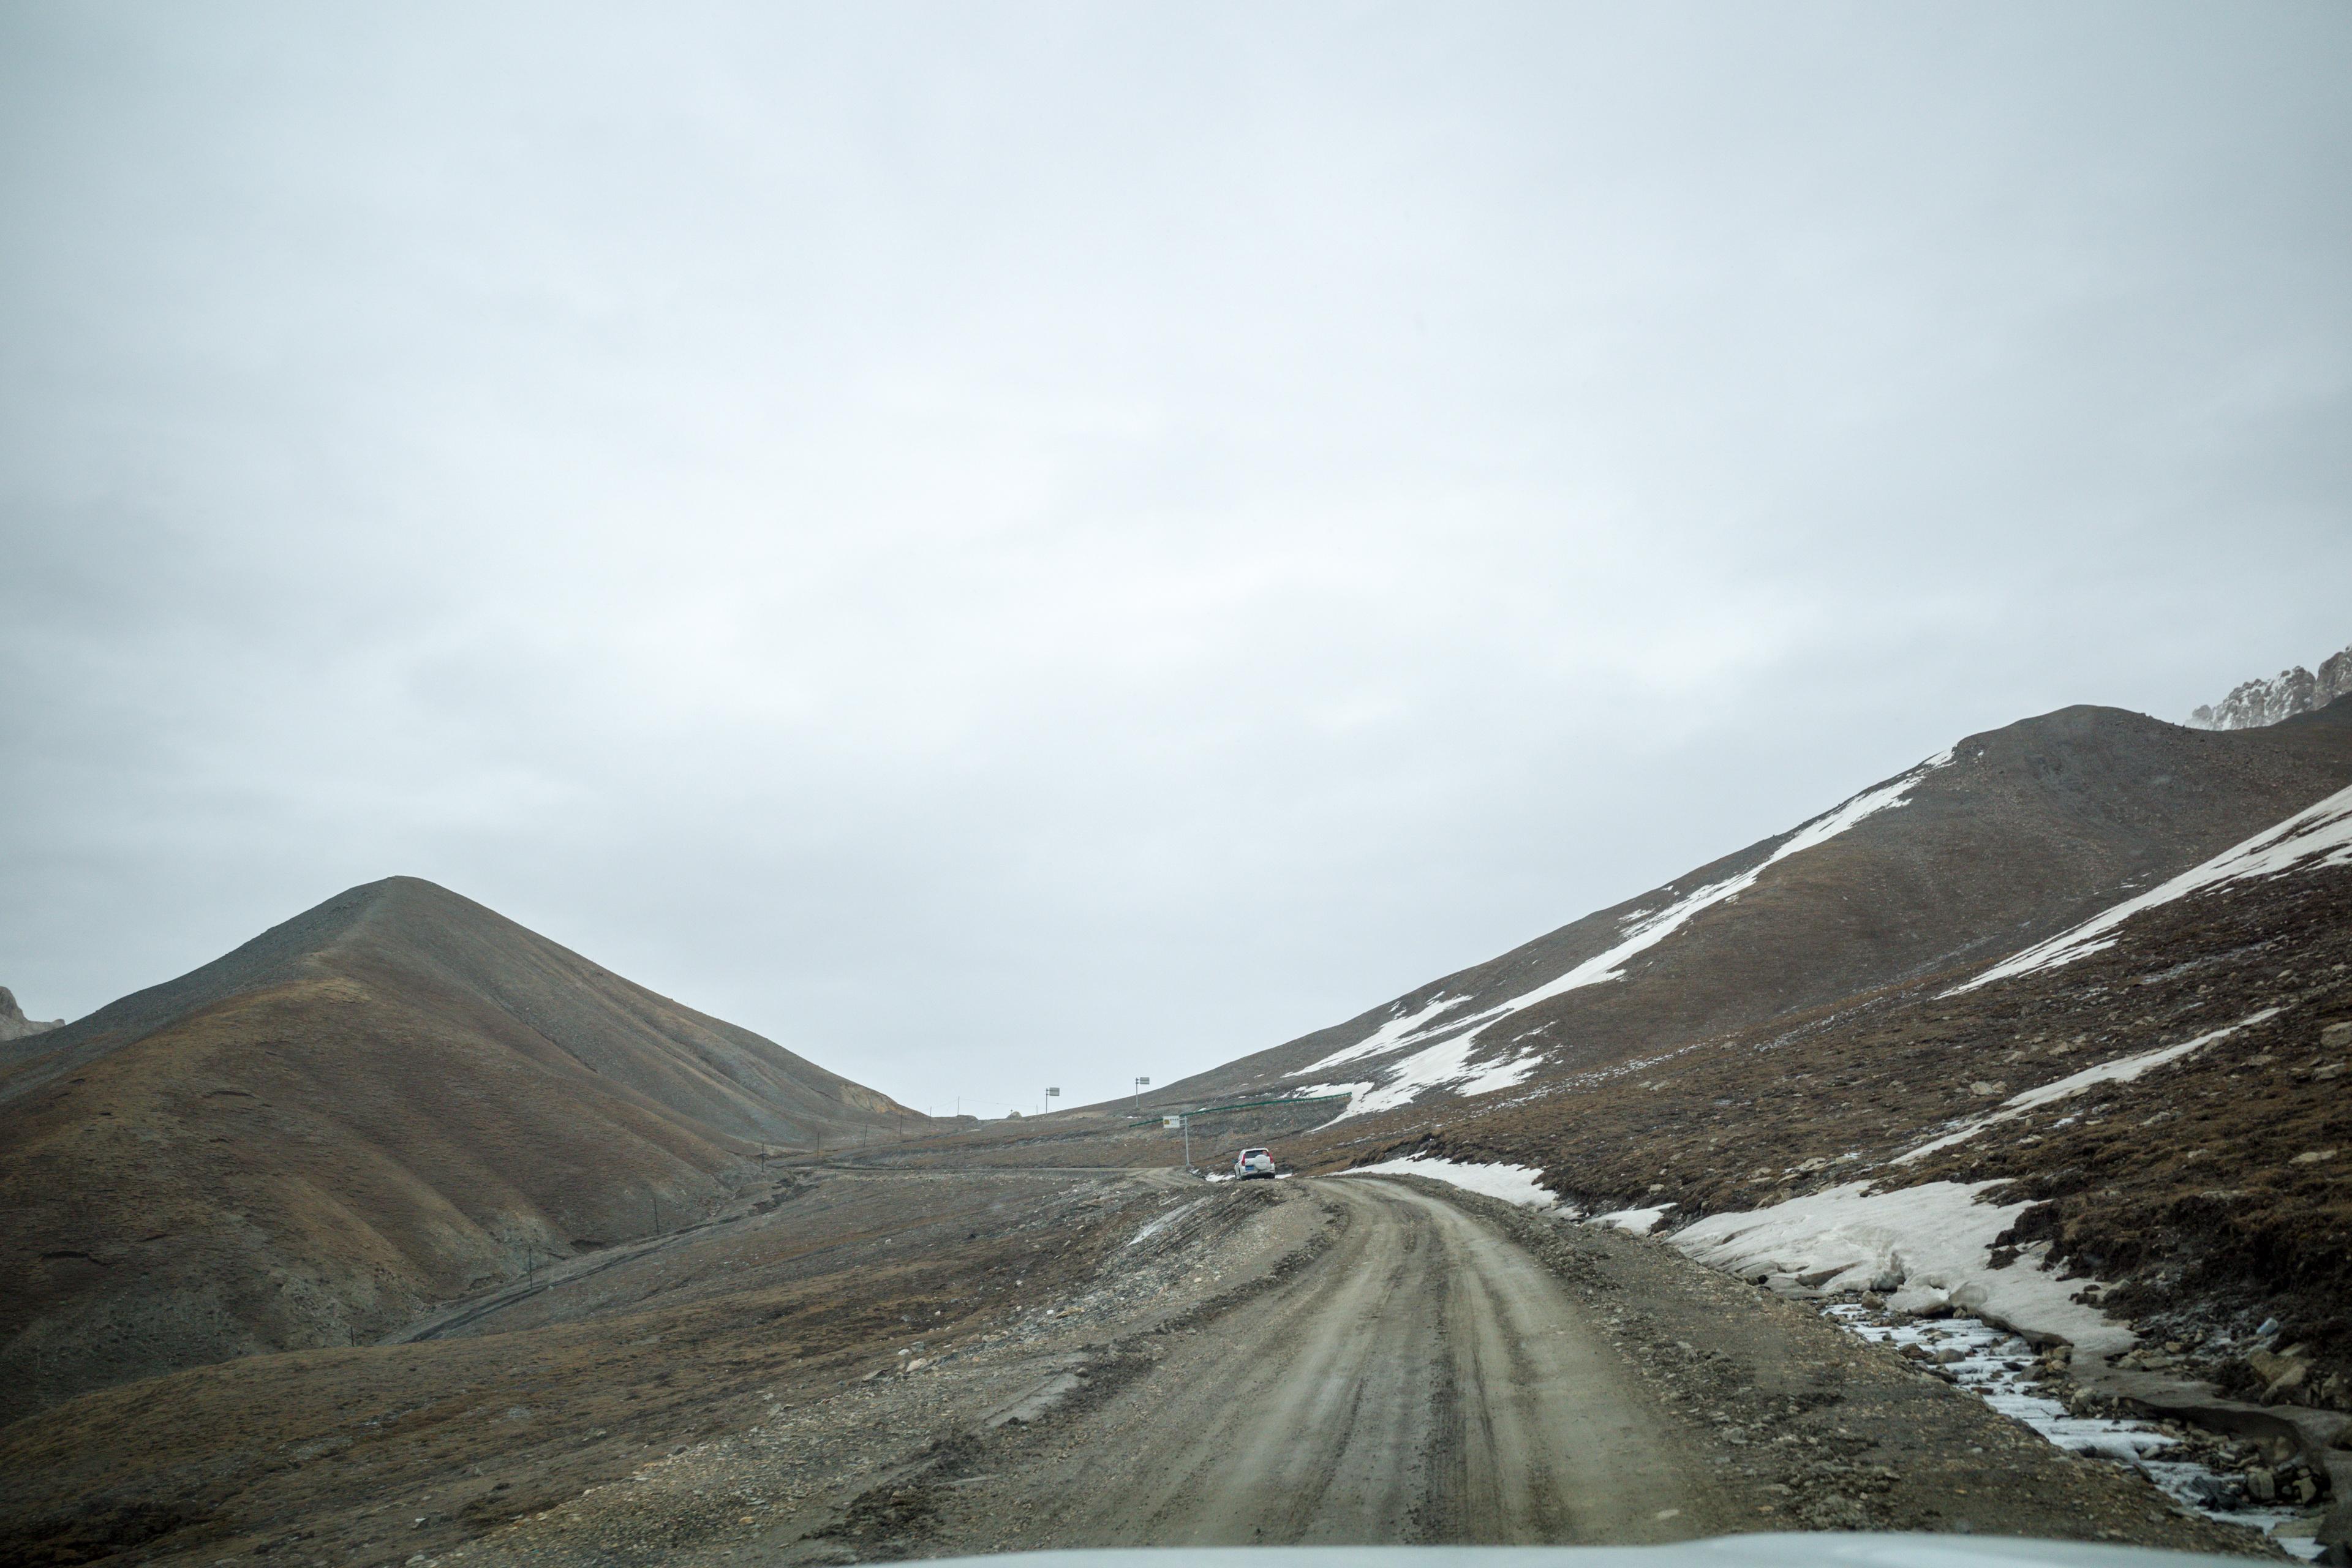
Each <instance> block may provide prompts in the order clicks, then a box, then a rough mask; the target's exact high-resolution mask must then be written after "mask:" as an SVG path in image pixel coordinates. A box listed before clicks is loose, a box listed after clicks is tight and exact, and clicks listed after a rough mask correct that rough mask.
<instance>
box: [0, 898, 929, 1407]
mask: <svg viewBox="0 0 2352 1568" xmlns="http://www.w3.org/2000/svg"><path fill="white" fill-rule="evenodd" d="M922 1120H923V1119H922V1118H920V1117H919V1116H916V1115H915V1114H914V1113H913V1112H910V1111H908V1110H906V1109H905V1108H903V1107H901V1106H898V1105H897V1104H895V1103H893V1102H892V1101H891V1100H888V1099H887V1098H886V1097H884V1096H882V1095H880V1094H877V1093H876V1092H875V1091H873V1090H871V1089H866V1088H864V1087H862V1086H860V1085H858V1084H856V1083H852V1082H850V1081H849V1080H847V1079H843V1078H841V1077H839V1076H837V1075H836V1074H834V1073H831V1072H827V1071H826V1070H824V1068H819V1067H817V1066H815V1065H814V1064H813V1063H810V1062H807V1061H804V1060H803V1059H802V1058H799V1057H796V1056H793V1054H792V1053H790V1052H788V1051H785V1050H783V1049H782V1047H778V1046H776V1045H774V1044H772V1042H770V1041H767V1040H764V1039H761V1037H758V1036H756V1035H753V1034H751V1032H749V1031H748V1030H744V1029H740V1028H737V1027H736V1026H733V1025H730V1024H727V1023H724V1022H722V1021H720V1020H719V1019H716V1018H711V1017H709V1016H705V1015H703V1014H700V1013H698V1012H695V1011H694V1010H693V1009H691V1008H689V1007H686V1006H683V1005H679V1004H678V1003H676V1002H673V1001H671V1000H669V999H668V998H667V997H663V996H659V995H656V994H654V993H652V992H650V991H646V990H645V989H644V988H643V987H641V986H637V985H635V984H631V983H630V982H628V981H626V980H625V979H623V978H621V977H620V976H618V975H615V974H613V973H608V972H607V971H605V970H604V969H603V968H601V967H600V966H598V965H596V964H595V963H592V962H590V961H589V960H587V959H585V958H583V957H581V956H580V955H579V954H577V953H574V952H570V951H568V950H566V949H564V948H562V947H560V946H558V945H557V944H556V943H554V942H550V941H548V940H547V939H546V938H544V937H541V936H539V935H537V934H536V933H534V932H532V931H527V930H525V929H523V928H522V927H520V926H519V925H516V924H515V923H514V922H512V921H508V920H506V919H504V918H502V917H501V916H499V915H498V914H496V913H494V912H492V911H491V910H487V909H484V908H483V907H482V906H480V905H478V904H476V903H473V902H471V901H470V900H466V899H463V898H460V897H458V896H457V895H456V894H454V893H451V892H449V891H447V890H446V889H442V888H438V887H436V886H434V885H433V884H431V883H429V882H423V881H418V880H415V879H410V878H394V879H390V880H387V881H383V882H376V883H372V884H370V885H368V886H366V887H362V888H355V889H352V890H350V891H349V892H346V893H343V894H341V895H339V896H338V897H336V898H333V899H331V900H328V901H327V902H325V903H323V904H320V906H318V907H317V908H316V909H313V910H309V911H307V912H305V913H304V914H301V915H299V916H297V917H296V918H295V919H293V920H291V921H287V922H286V923H285V924H283V925H280V926H278V927H276V928H275V929H273V930H271V931H268V932H265V933H264V934H263V935H261V936H259V937H257V938H255V939H254V940H253V941H252V942H247V944H246V945H244V946H243V947H240V948H238V949H237V950H236V952H231V953H229V954H227V955H226V956H224V957H222V958H220V959H218V960H215V962H214V963H209V964H206V965H205V966H204V967H203V968H201V969H198V970H196V971H194V972H193V973H189V974H186V975H183V976H182V977H180V978H179V979H177V980H174V981H172V982H170V983H168V984H163V985H159V986H156V987H154V988H152V989H151V990H147V991H142V992H140V993H138V994H134V995H131V996H127V997H124V998H123V999H121V1001H119V1002H115V1003H112V1004H110V1005H108V1006H106V1007H103V1008H100V1010H99V1011H98V1012H96V1013H94V1014H92V1015H90V1016H89V1017H87V1018H82V1019H79V1020H77V1021H76V1022H74V1023H71V1024H68V1025H67V1026H63V1027H61V1028H58V1029H54V1030H50V1031H48V1032H47V1033H44V1034H41V1035H38V1036H35V1037H30V1038H26V1039H21V1040H17V1041H15V1042H12V1043H11V1044H9V1045H8V1046H6V1047H0V1193H5V1194H7V1197H8V1201H7V1203H6V1204H5V1205H0V1238H5V1247H6V1252H7V1255H8V1256H9V1257H10V1258H16V1259H22V1260H24V1261H23V1264H22V1268H23V1269H24V1272H23V1273H22V1274H20V1275H19V1276H18V1277H17V1279H16V1282H15V1283H14V1285H13V1286H12V1288H11V1289H9V1290H8V1291H6V1292H5V1294H0V1345H4V1346H5V1349H0V1373H5V1384H0V1386H5V1389H6V1393H5V1394H0V1412H5V1413H6V1414H19V1413H22V1412H23V1411H24V1410H26V1409H29V1408H33V1407H37V1405H41V1404H44V1403H47V1402H49V1401H53V1400H55V1399H58V1398H60V1397H65V1396H68V1395H69V1394H74V1393H77V1392H79V1391H81V1390H83V1389H87V1388H91V1387H97V1386H101V1385H104V1384H110V1383H115V1382H120V1381H122V1380H124V1379H127V1378H131V1377H139V1376H146V1375H152V1374H153V1373H161V1372H165V1371H169V1370H172V1369H173V1368H177V1367H184V1366H190V1365H194V1364H199V1363H206V1362H214V1361H219V1360H222V1359H224V1358H226V1357H230V1356H236V1355H242V1354H249V1353H253V1352H260V1351H270V1350H284V1349H289V1348H299V1347H303V1346H313V1345H330V1344H345V1343H351V1342H357V1341H359V1340H362V1339H365V1338H368V1337H371V1336H372V1335H373V1334H375V1333H377V1332H379V1331H383V1330H384V1329H386V1328H389V1327H391V1326H392V1325H394V1324H396V1323H399V1322H402V1321H406V1320H407V1319H409V1318H411V1317H413V1316H414V1315H415V1313H416V1312H417V1311H418V1310H421V1309H422V1308H423V1307H425V1305H427V1304H428V1303H429V1302H431V1301H433V1300H439V1299H443V1298H446V1297H448V1296H451V1295H455V1294H457V1293H459V1292H461V1291H465V1290H467V1289H475V1288H478V1287H480V1286H482V1285H485V1284H488V1283H490V1282H492V1281H495V1280H499V1279H506V1278H510V1277H514V1276H519V1275H521V1274H523V1273H525V1272H526V1271H528V1270H530V1269H532V1268H537V1267H540V1266H541V1265H543V1264H544V1263H545V1262H547V1261H548V1260H550V1259H551V1258H568V1257H571V1256H572V1255H574V1254H575V1253H577V1252H581V1251H587V1250H593V1249H595V1248H598V1247H604V1246H606V1245H609V1244H610V1243H612V1242H614V1240H616V1239H620V1238H624V1237H639V1236H644V1235H646V1234H647V1233H648V1232H651V1231H656V1230H661V1229H665V1228H670V1227H674V1226H677V1224H679V1223H682V1222H683V1221H684V1220H686V1219H687V1218H688V1217H690V1216H691V1215H693V1214H695V1213H698V1211H699V1209H700V1208H701V1207H702V1206H703V1205H707V1204H709V1202H711V1201H713V1200H715V1199H716V1198H718V1197H719V1195H721V1194H723V1193H724V1192H725V1191H726V1190H728V1188H729V1185H730V1182H732V1181H734V1180H736V1179H738V1178H739V1177H740V1174H741V1173H743V1172H744V1171H746V1170H747V1169H748V1168H749V1163H750V1162H751V1161H753V1160H755V1159H756V1158H757V1156H759V1155H760V1154H761V1152H763V1151H767V1150H772V1149H776V1148H781V1147H803V1148H805V1147H808V1146H811V1145H814V1144H816V1143H818V1142H822V1141H824V1140H828V1139H831V1140H835V1141H839V1140H843V1139H846V1138H849V1137H853V1136H856V1135H857V1134H858V1133H860V1132H861V1131H870V1130H875V1129H885V1128H898V1127H900V1126H904V1125H908V1124H911V1123H919V1122H921V1121H922Z"/></svg>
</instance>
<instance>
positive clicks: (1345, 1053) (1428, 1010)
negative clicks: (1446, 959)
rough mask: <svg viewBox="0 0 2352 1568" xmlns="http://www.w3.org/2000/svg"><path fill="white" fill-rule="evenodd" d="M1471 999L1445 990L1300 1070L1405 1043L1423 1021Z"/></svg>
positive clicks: (1316, 1069)
mask: <svg viewBox="0 0 2352 1568" xmlns="http://www.w3.org/2000/svg"><path fill="white" fill-rule="evenodd" d="M1468 1000H1470V998H1469V997H1467V996H1448V995H1447V994H1445V993H1444V992H1443V991H1441V992H1439V993H1438V994H1436V995H1434V996H1433V997H1431V998H1430V999H1429V1005H1427V1006H1425V1007H1423V1008H1422V1009H1421V1011H1419V1012H1418V1013H1409V1014H1406V1015H1404V1016H1402V1017H1396V1018H1391V1019H1390V1020H1389V1021H1388V1022H1387V1023H1385V1024H1382V1025H1381V1026H1380V1027H1379V1028H1377V1029H1375V1030H1373V1031H1372V1032H1371V1033H1370V1034H1369V1035H1367V1036H1365V1037H1363V1038H1362V1039H1360V1040H1359V1041H1357V1042H1356V1043H1355V1044H1354V1045H1352V1046H1343V1047H1340V1048H1339V1049H1338V1050H1336V1051H1334V1052H1332V1053H1331V1054H1330V1055H1329V1056H1328V1057H1325V1058H1323V1059H1322V1060H1321V1061H1319V1062H1309V1063H1308V1064H1307V1066H1305V1067H1303V1068H1299V1071H1301V1072H1322V1071H1324V1070H1325V1069H1327V1068H1335V1067H1338V1066H1339V1065H1340V1064H1341V1063H1343V1062H1352V1061H1360V1060H1361V1059H1362V1058H1365V1057H1376V1056H1379V1055H1380V1054H1381V1052H1382V1051H1387V1050H1393V1049H1394V1048H1396V1047H1399V1046H1402V1045H1403V1044H1405V1043H1406V1042H1407V1041H1408V1040H1409V1039H1411V1038H1412V1036H1413V1035H1414V1034H1416V1033H1418V1032H1419V1031H1420V1029H1421V1027H1422V1026H1423V1025H1424V1024H1426V1023H1428V1022H1429V1021H1430V1020H1431V1019H1432V1018H1434V1017H1436V1016H1438V1015H1439V1014H1440V1013H1443V1012H1444V1011H1445V1010H1446V1009H1447V1008H1448V1007H1459V1006H1460V1005H1462V1004H1463V1003H1465V1002H1467V1001H1468ZM1396 1005H1398V1006H1400V1007H1402V1006H1403V1005H1404V1004H1403V1003H1402V1002H1400V1003H1397V1004H1396Z"/></svg>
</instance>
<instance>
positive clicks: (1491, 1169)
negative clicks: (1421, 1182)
mask: <svg viewBox="0 0 2352 1568" xmlns="http://www.w3.org/2000/svg"><path fill="white" fill-rule="evenodd" d="M1339 1174H1340V1175H1343V1176H1427V1177H1428V1178H1429V1179H1430V1180H1432V1181H1433V1182H1444V1183H1446V1184H1449V1185H1452V1186H1456V1187H1460V1188H1461V1189H1462V1190H1463V1191H1465V1192H1471V1193H1481V1194H1485V1195H1486V1196H1487V1197H1490V1198H1500V1199H1502V1200H1503V1201H1504V1202H1505V1203H1507V1204H1517V1205H1519V1206H1520V1207H1522V1208H1531V1209H1551V1208H1558V1207H1559V1206H1560V1202H1559V1194H1555V1193H1552V1192H1549V1191H1547V1190H1546V1189H1545V1188H1544V1187H1543V1186H1542V1185H1541V1181H1542V1177H1543V1172H1542V1171H1540V1170H1538V1168H1536V1167H1535V1166H1533V1165H1473V1164H1468V1163H1464V1162H1462V1161H1459V1160H1444V1159H1440V1158H1438V1157H1437V1156H1436V1155H1433V1154H1412V1155H1408V1156H1407V1157H1405V1158H1404V1159H1402V1160H1383V1161H1381V1163H1379V1164H1377V1165H1359V1166H1357V1167H1356V1168H1355V1169H1354V1170H1352V1171H1341V1172H1339Z"/></svg>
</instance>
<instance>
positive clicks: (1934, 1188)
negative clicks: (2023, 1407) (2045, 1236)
mask: <svg viewBox="0 0 2352 1568" xmlns="http://www.w3.org/2000/svg"><path fill="white" fill-rule="evenodd" d="M1997 1185H1999V1183H1997V1182H1968V1183H1962V1182H1929V1183H1927V1184H1925V1185H1922V1186H1916V1187H1905V1188H1903V1189H1902V1190H1901V1191H1899V1192H1892V1193H1872V1192H1870V1191H1869V1190H1868V1188H1869V1184H1868V1183H1866V1182H1853V1183H1849V1184H1846V1185H1844V1186H1840V1187H1830V1188H1827V1189H1825V1190H1823V1191H1822V1192H1818V1193H1811V1194H1807V1195H1805V1196H1803V1197H1796V1198H1790V1199H1788V1200H1787V1201H1786V1202H1783V1203H1778V1204H1773V1205H1770V1206H1769V1207H1766V1208H1760V1209H1750V1210H1747V1211H1745V1212H1742V1213H1737V1214H1718V1215H1708V1216H1707V1217H1706V1218H1705V1219H1702V1220H1699V1221H1697V1222H1696V1224H1693V1225H1690V1226H1685V1227H1684V1228H1683V1229H1682V1230H1680V1231H1678V1232H1676V1233H1675V1236H1674V1237H1673V1238H1672V1239H1673V1241H1674V1245H1675V1247H1679V1248H1681V1249H1682V1251H1684V1252H1685V1253H1686V1254H1688V1255H1689V1256H1690V1257H1692V1258H1696V1259H1697V1260H1698V1261H1700V1262H1701V1263H1706V1264H1709V1265H1712V1266H1713V1267H1715V1268H1721V1269H1724V1270H1726V1271H1727V1272H1729V1273H1733V1274H1737V1275H1739V1276H1740V1277H1742V1278H1743V1279H1755V1278H1756V1277H1757V1276H1758V1275H1759V1274H1760V1275H1769V1276H1777V1277H1778V1283H1779V1284H1780V1287H1781V1288H1782V1289H1784V1290H1786V1291H1787V1292H1788V1293H1790V1294H1794V1295H1812V1296H1818V1295H1830V1294H1834V1293H1836V1292H1838V1291H1841V1290H1864V1289H1872V1288H1873V1287H1874V1281H1877V1280H1879V1279H1882V1278H1883V1277H1885V1276H1889V1275H1892V1276H1895V1278H1896V1279H1898V1280H1899V1281H1900V1282H1899V1283H1898V1284H1896V1285H1895V1287H1894V1288H1893V1289H1891V1290H1885V1291H1882V1292H1881V1293H1882V1294H1884V1295H1885V1297H1886V1301H1887V1305H1888V1306H1889V1307H1891V1308H1893V1309H1895V1310H1897V1311H1905V1312H1918V1311H1925V1310H1928V1309H1930V1308H1938V1307H1947V1306H1948V1307H1950V1308H1952V1309H1953V1310H1956V1311H1960V1312H1966V1313H1969V1314H1971V1315H1973V1316H1976V1317H1979V1318H1983V1319H1986V1320H1987V1321H1991V1322H1996V1323H2000V1324H2001V1325H2002V1326H2004V1327H2006V1328H2010V1329H2013V1330H2015V1331H2018V1332H2020V1333H2026V1334H2048V1335H2052V1336H2054V1337H2056V1338H2059V1339H2063V1340H2065V1341H2067V1342H2070V1343H2072V1344H2073V1345H2074V1350H2075V1353H2076V1354H2077V1355H2078V1356H2082V1357H2084V1358H2088V1359H2094V1360H2095V1359H2096V1358H2098V1357H2101V1356H2106V1355H2115V1354H2120V1353H2121V1352H2124V1351H2126V1350H2128V1349H2130V1348H2131V1345H2132V1342H2133V1340H2134V1338H2135V1336H2134V1334H2133V1333H2132V1331H2131V1330H2130V1329H2128V1328H2126V1327H2125V1326H2124V1325H2123V1324H2121V1323H2117V1322H2114V1321H2110V1320H2109V1319H2108V1318H2106V1317H2105V1315H2104V1314H2102V1313H2101V1312H2099V1311H2098V1310H2096V1309H2095V1308H2091V1307H2085V1306H2084V1305H2083V1304H2082V1303H2080V1302H2078V1301H2076V1300H2073V1297H2074V1290H2075V1289H2076V1288H2075V1287H2074V1286H2073V1285H2072V1284H2069V1283H2065V1282H2062V1281H2061V1280H2059V1279H2057V1278H2056V1277H2055V1276H2054V1275H2053V1274H2051V1273H2049V1272H2048V1271H2047V1270H2046V1269H2044V1268H2042V1266H2041V1260H2040V1258H2039V1257H2038V1256H2037V1253H2038V1251H2039V1248H2028V1249H2027V1250H2026V1252H2025V1253H2024V1254H2023V1255H2021V1256H2020V1257H2019V1258H2017V1260H2016V1261H2015V1262H2014V1263H2012V1264H2011V1265H2010V1267H2008V1268H1993V1267H1992V1242H1993V1238H1994V1237H1997V1236H1999V1235H2000V1233H2001V1232H2003V1231H2005V1230H2007V1229H2008V1228H2009V1227H2010V1226H2011V1224H2013V1223H2014V1222H2015V1221H2016V1219H2017V1216H2018V1215H2021V1214H2023V1213H2024V1212H2025V1211H2026V1209H2027V1208H2029V1207H2031V1206H2032V1205H2031V1202H2030V1201H2021V1202H2019V1203H2014V1204H1980V1203H1979V1202H1977V1201H1976V1200H1977V1195H1978V1194H1980V1193H1982V1192H1984V1191H1985V1190H1987V1189H1988V1188H1990V1187H1993V1186H1997Z"/></svg>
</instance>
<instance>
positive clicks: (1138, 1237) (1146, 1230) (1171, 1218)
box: [1127, 1198, 1209, 1247]
mask: <svg viewBox="0 0 2352 1568" xmlns="http://www.w3.org/2000/svg"><path fill="white" fill-rule="evenodd" d="M1208 1201H1209V1200H1208V1199H1206V1198H1194V1199H1193V1200H1192V1202H1191V1203H1189V1204H1183V1205H1179V1206H1177V1207H1175V1208H1172V1209H1170V1210H1169V1211H1168V1212H1167V1213H1166V1214H1164V1215H1160V1217H1159V1218H1158V1219H1155V1220H1153V1221H1152V1222H1151V1223H1150V1224H1149V1225H1147V1226H1144V1227H1143V1228H1142V1229H1141V1230H1139V1231H1137V1232H1136V1233H1135V1234H1134V1235H1133V1236H1130V1237H1128V1238H1127V1244H1128V1246H1129V1247H1133V1246H1134V1245H1135V1244H1136V1243H1137V1242H1139V1241H1150V1239H1151V1238H1152V1237H1155V1236H1158V1235H1159V1234H1160V1232H1161V1231H1163V1230H1166V1229H1167V1228H1168V1227H1169V1226H1171V1225H1174V1224H1175V1223H1176V1222H1177V1221H1178V1220H1180V1219H1182V1218H1183V1217H1184V1216H1185V1215H1188V1214H1191V1213H1192V1211H1193V1210H1194V1209H1196V1208H1199V1207H1200V1206H1201V1205H1202V1204H1204V1203H1207V1202H1208Z"/></svg>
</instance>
